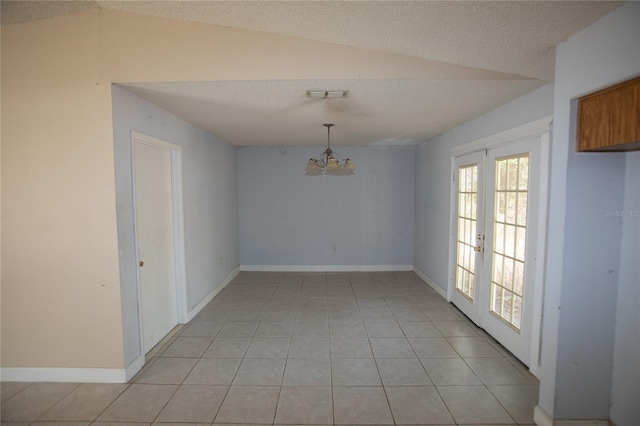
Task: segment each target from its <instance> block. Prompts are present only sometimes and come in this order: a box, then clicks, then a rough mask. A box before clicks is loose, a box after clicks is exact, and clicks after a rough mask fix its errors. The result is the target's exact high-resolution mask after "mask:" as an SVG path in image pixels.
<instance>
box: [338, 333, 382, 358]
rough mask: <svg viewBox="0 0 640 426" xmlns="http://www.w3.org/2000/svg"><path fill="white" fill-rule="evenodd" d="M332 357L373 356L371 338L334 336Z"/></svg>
mask: <svg viewBox="0 0 640 426" xmlns="http://www.w3.org/2000/svg"><path fill="white" fill-rule="evenodd" d="M331 358H349V359H354V358H373V353H372V352H371V346H370V344H369V339H367V338H360V337H334V338H332V339H331Z"/></svg>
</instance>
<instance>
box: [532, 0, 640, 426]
mask: <svg viewBox="0 0 640 426" xmlns="http://www.w3.org/2000/svg"><path fill="white" fill-rule="evenodd" d="M638 74H640V3H636V2H628V3H626V4H625V5H623V6H622V7H620V8H619V9H617V10H615V11H613V12H612V13H610V14H609V15H607V16H605V17H604V18H602V19H600V20H599V21H597V22H595V23H594V24H592V25H591V26H589V27H587V28H586V29H584V30H583V31H581V32H579V33H577V34H575V35H573V36H572V37H570V38H569V39H568V40H567V41H566V42H564V43H561V44H560V45H558V47H557V49H556V73H555V93H554V126H553V144H552V152H551V158H552V164H551V182H552V185H551V188H550V189H551V191H550V197H549V242H548V250H547V274H546V280H547V291H546V292H545V315H544V328H543V335H545V336H548V337H547V338H546V339H545V342H544V343H545V344H544V345H543V347H542V350H543V352H542V367H543V374H542V376H541V383H540V406H541V407H542V408H543V409H544V411H545V412H546V413H547V414H549V415H551V416H553V418H555V419H585V418H591V419H607V418H611V420H613V421H614V422H615V423H616V424H617V425H621V426H623V425H637V424H640V414H639V413H640V412H639V411H638V407H639V406H640V396H639V395H640V385H639V383H640V361H639V360H640V345H639V335H640V323H638V321H637V318H638V310H639V309H640V299H639V298H638V294H639V293H638V286H640V278H639V277H640V274H639V272H640V270H639V268H638V259H639V258H640V257H639V256H638V221H639V220H640V218H638V217H634V216H627V217H624V216H618V215H617V214H607V212H622V211H625V210H632V211H637V210H640V206H639V205H638V188H639V186H638V172H637V170H638V167H640V163H639V161H638V160H639V158H640V157H639V156H638V153H636V152H634V153H577V152H576V149H575V117H576V113H575V101H574V99H575V98H577V97H580V96H582V95H584V94H587V93H589V92H592V91H594V90H597V89H599V88H602V87H605V86H608V85H611V84H613V83H616V82H618V81H621V80H624V79H627V78H630V77H633V76H636V75H638Z"/></svg>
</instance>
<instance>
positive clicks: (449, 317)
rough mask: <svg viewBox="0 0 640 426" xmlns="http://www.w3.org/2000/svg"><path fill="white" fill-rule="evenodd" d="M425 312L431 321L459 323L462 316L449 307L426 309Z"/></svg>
mask: <svg viewBox="0 0 640 426" xmlns="http://www.w3.org/2000/svg"><path fill="white" fill-rule="evenodd" d="M423 312H424V313H425V314H426V315H427V317H428V318H429V319H430V320H431V321H457V320H459V319H460V315H458V314H457V313H456V311H455V310H454V309H453V308H451V307H449V306H448V305H445V306H440V307H435V306H433V307H428V308H424V309H423Z"/></svg>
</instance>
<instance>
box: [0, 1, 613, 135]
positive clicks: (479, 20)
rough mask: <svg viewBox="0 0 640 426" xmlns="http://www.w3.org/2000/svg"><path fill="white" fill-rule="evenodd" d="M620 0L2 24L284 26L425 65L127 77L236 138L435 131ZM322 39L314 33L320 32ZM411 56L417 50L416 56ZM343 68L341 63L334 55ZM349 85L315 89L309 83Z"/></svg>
mask: <svg viewBox="0 0 640 426" xmlns="http://www.w3.org/2000/svg"><path fill="white" fill-rule="evenodd" d="M620 4H621V3H620V2H612V1H585V2H582V1H100V0H98V1H81V2H76V1H45V2H39V1H19V2H12V1H2V24H3V25H9V24H16V23H21V22H27V21H31V20H36V19H44V18H49V17H53V16H58V15H64V14H70V13H77V12H81V11H84V10H87V9H103V10H106V9H108V10H116V11H120V12H126V13H131V14H139V15H147V16H154V17H160V18H169V19H175V20H180V21H187V22H194V23H200V24H202V23H204V24H210V25H215V26H224V27H232V28H238V29H243V30H248V31H252V32H255V31H257V32H262V33H271V34H279V35H283V36H288V37H295V38H297V39H301V40H308V41H309V42H310V44H309V46H310V48H312V47H313V46H314V45H316V43H317V42H325V43H331V44H335V45H342V46H349V47H354V48H357V49H353V55H354V59H356V60H357V59H358V55H359V54H360V53H359V52H361V53H362V54H370V52H379V53H386V54H389V55H390V56H389V58H390V60H394V58H397V59H399V60H398V62H399V63H400V62H402V60H403V59H402V58H405V59H406V60H407V61H409V62H410V60H414V61H415V60H423V61H422V62H421V63H420V66H421V67H423V69H424V72H423V73H422V74H421V75H420V76H418V77H415V78H413V77H412V78H407V77H406V73H403V72H400V71H398V72H397V73H396V75H393V74H391V75H385V76H381V77H379V78H373V79H372V78H368V79H361V78H357V79H341V80H335V79H329V78H327V79H326V80H322V79H320V80H290V79H286V78H283V79H281V80H277V79H273V78H272V76H270V77H269V78H268V79H267V78H266V77H265V79H259V78H258V79H254V80H247V81H199V82H174V81H167V82H153V83H150V82H144V81H136V82H119V83H123V85H124V86H125V87H126V88H127V89H128V90H130V91H132V92H134V93H136V94H137V95H139V96H141V97H143V98H146V99H148V100H149V101H151V102H153V103H155V104H157V105H159V106H161V107H163V108H165V109H167V110H169V111H171V112H173V113H175V114H176V115H178V116H181V117H182V118H184V119H186V120H188V121H190V122H192V123H194V124H197V125H199V126H201V127H203V128H205V129H206V130H208V131H210V132H212V133H213V134H215V135H217V136H219V137H221V138H222V139H224V140H227V141H229V142H230V143H233V144H235V145H321V144H322V143H323V141H322V135H323V128H322V127H320V126H321V124H322V123H323V122H326V121H334V122H336V124H337V126H336V129H335V131H334V135H335V136H334V138H333V139H334V142H335V143H336V144H337V145H340V144H348V145H360V144H377V145H398V144H407V143H413V142H415V141H419V140H425V139H427V138H429V137H432V136H434V135H436V134H438V133H441V132H443V131H446V130H447V129H450V128H452V127H455V126H456V125H459V124H461V123H463V122H465V121H467V120H469V119H471V118H473V117H475V116H478V115H481V114H483V113H485V112H487V111H490V110H491V109H493V108H495V107H497V106H499V105H502V104H504V103H506V102H508V101H510V100H512V99H515V98H517V97H519V96H522V95H524V94H526V93H528V92H530V91H532V90H535V89H536V88H538V87H541V86H542V85H544V84H546V83H547V82H550V81H552V80H553V73H554V56H555V46H556V45H557V44H558V43H560V42H562V41H564V40H566V39H567V38H568V37H569V36H570V35H572V34H574V33H576V32H578V31H580V30H581V29H583V28H584V27H586V26H588V25H589V24H591V23H592V22H594V21H595V20H597V19H599V18H600V17H602V16H603V15H604V14H606V13H608V12H610V11H611V10H612V9H613V8H615V7H617V6H619V5H620ZM312 42H313V43H312ZM412 58H413V59H412ZM332 66H334V67H336V68H340V66H341V64H340V63H339V62H336V63H335V64H332ZM316 89H320V90H325V89H340V90H348V96H347V97H346V98H342V99H334V100H324V101H317V100H309V99H307V98H306V90H316Z"/></svg>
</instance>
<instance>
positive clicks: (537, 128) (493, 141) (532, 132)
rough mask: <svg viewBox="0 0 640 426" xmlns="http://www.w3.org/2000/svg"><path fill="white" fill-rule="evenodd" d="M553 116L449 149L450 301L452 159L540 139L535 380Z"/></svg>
mask: <svg viewBox="0 0 640 426" xmlns="http://www.w3.org/2000/svg"><path fill="white" fill-rule="evenodd" d="M552 121H553V116H547V117H544V118H541V119H538V120H535V121H531V122H529V123H526V124H523V125H521V126H518V127H515V128H513V129H509V130H505V131H503V132H500V133H496V134H494V135H491V136H487V137H484V138H481V139H477V140H474V141H472V142H469V143H466V144H463V145H459V146H456V147H453V148H451V149H450V150H449V153H450V154H451V174H450V176H452V179H451V193H450V203H451V205H450V209H449V217H450V234H449V271H448V285H447V299H448V300H449V301H451V298H452V295H453V291H455V273H454V270H455V269H454V267H455V262H456V254H455V253H456V252H455V247H456V244H455V243H456V241H455V236H456V234H455V233H456V226H457V223H456V221H455V212H456V208H457V190H458V188H457V182H454V180H453V176H454V173H455V172H456V167H455V158H456V157H458V156H461V155H464V154H470V153H472V152H477V151H483V150H488V149H491V148H496V147H499V146H504V145H507V144H509V143H513V142H516V141H519V140H523V139H531V138H539V140H540V181H539V183H540V199H539V203H538V232H537V235H536V236H535V238H537V241H538V244H537V249H536V254H535V257H536V267H535V280H534V283H533V288H534V289H533V313H532V314H533V316H532V319H533V322H532V324H531V356H530V360H531V361H530V365H529V371H531V373H532V374H533V375H534V376H536V377H538V375H539V373H540V349H541V347H540V345H541V343H542V342H541V333H542V310H543V300H544V268H545V259H546V248H547V247H546V246H547V227H548V225H547V223H548V215H547V206H548V199H549V146H550V142H551V123H552Z"/></svg>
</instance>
